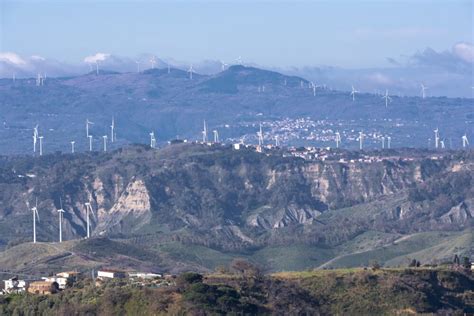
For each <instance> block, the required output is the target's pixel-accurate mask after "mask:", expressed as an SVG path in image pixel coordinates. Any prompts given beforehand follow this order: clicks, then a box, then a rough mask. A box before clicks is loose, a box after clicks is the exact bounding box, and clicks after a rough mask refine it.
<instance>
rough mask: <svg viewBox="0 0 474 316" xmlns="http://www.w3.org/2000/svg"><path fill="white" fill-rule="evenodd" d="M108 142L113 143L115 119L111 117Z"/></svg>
mask: <svg viewBox="0 0 474 316" xmlns="http://www.w3.org/2000/svg"><path fill="white" fill-rule="evenodd" d="M110 141H111V142H112V143H113V142H115V118H114V117H113V116H112V124H111V125H110Z"/></svg>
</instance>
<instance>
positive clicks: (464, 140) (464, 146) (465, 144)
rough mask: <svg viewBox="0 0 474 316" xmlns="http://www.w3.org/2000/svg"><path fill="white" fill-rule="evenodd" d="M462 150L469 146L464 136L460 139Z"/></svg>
mask: <svg viewBox="0 0 474 316" xmlns="http://www.w3.org/2000/svg"><path fill="white" fill-rule="evenodd" d="M461 138H462V148H466V147H467V146H469V140H468V139H467V135H466V134H464V135H463V136H462V137H461Z"/></svg>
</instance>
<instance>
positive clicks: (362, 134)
mask: <svg viewBox="0 0 474 316" xmlns="http://www.w3.org/2000/svg"><path fill="white" fill-rule="evenodd" d="M363 145H364V133H363V132H359V150H362V148H363Z"/></svg>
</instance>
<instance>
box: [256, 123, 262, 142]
mask: <svg viewBox="0 0 474 316" xmlns="http://www.w3.org/2000/svg"><path fill="white" fill-rule="evenodd" d="M257 136H258V145H259V146H263V130H262V123H260V130H259V131H258V133H257Z"/></svg>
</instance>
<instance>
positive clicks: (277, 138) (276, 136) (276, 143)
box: [275, 135, 280, 147]
mask: <svg viewBox="0 0 474 316" xmlns="http://www.w3.org/2000/svg"><path fill="white" fill-rule="evenodd" d="M275 146H276V147H280V138H279V137H278V135H275Z"/></svg>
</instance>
